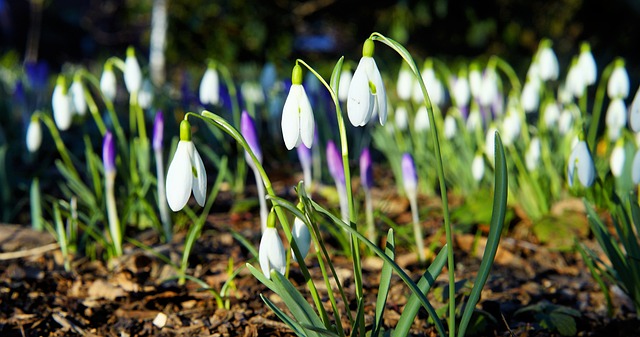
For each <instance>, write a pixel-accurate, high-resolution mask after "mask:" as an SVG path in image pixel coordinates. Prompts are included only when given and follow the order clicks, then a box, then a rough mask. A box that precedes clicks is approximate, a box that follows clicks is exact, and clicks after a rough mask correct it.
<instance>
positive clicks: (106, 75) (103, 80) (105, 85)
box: [100, 71, 116, 101]
mask: <svg viewBox="0 0 640 337" xmlns="http://www.w3.org/2000/svg"><path fill="white" fill-rule="evenodd" d="M100 90H101V91H102V93H103V94H104V95H105V96H106V97H107V98H108V99H109V100H111V101H113V99H114V98H116V75H115V73H114V72H113V71H104V72H102V76H101V77H100Z"/></svg>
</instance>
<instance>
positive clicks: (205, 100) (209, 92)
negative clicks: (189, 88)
mask: <svg viewBox="0 0 640 337" xmlns="http://www.w3.org/2000/svg"><path fill="white" fill-rule="evenodd" d="M199 97H200V103H202V104H213V105H216V104H219V103H220V77H219V76H218V69H217V67H216V63H215V62H214V61H209V63H208V65H207V70H206V71H205V72H204V75H202V80H201V81H200V90H199Z"/></svg>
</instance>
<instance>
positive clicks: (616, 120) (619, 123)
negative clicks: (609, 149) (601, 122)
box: [605, 98, 627, 142]
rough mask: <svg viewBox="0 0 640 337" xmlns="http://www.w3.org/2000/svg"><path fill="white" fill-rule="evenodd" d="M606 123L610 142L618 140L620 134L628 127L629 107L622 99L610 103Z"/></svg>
mask: <svg viewBox="0 0 640 337" xmlns="http://www.w3.org/2000/svg"><path fill="white" fill-rule="evenodd" d="M605 122H606V124H607V130H608V132H607V135H608V136H609V140H611V141H612V142H614V141H616V140H618V138H619V137H620V132H621V131H622V129H623V128H624V127H625V126H626V125H627V107H626V106H625V104H624V101H623V100H622V99H621V98H615V99H613V100H612V101H611V102H610V103H609V107H607V114H606V117H605Z"/></svg>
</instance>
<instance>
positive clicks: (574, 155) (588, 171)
mask: <svg viewBox="0 0 640 337" xmlns="http://www.w3.org/2000/svg"><path fill="white" fill-rule="evenodd" d="M567 166H568V167H567V180H568V182H569V186H570V187H573V180H574V179H575V173H576V171H577V173H578V180H579V181H580V183H581V184H582V186H584V187H590V186H591V185H593V182H594V181H595V180H596V167H595V165H594V163H593V159H592V158H591V152H590V151H589V147H588V146H587V142H585V141H584V140H580V141H578V143H577V144H576V145H575V146H574V147H573V150H571V155H570V156H569V163H568V165H567Z"/></svg>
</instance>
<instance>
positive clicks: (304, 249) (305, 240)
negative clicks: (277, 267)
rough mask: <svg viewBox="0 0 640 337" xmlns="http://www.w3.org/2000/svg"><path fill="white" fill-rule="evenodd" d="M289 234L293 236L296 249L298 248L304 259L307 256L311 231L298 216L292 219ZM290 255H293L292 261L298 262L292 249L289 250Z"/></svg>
mask: <svg viewBox="0 0 640 337" xmlns="http://www.w3.org/2000/svg"><path fill="white" fill-rule="evenodd" d="M291 236H293V237H294V238H295V240H296V244H297V245H298V250H300V254H301V255H302V258H303V259H304V258H305V257H306V256H307V253H309V248H310V247H311V233H310V232H309V228H307V225H305V223H304V221H302V220H300V218H298V217H296V218H295V219H294V220H293V229H292V233H291ZM291 256H292V257H293V261H296V262H299V261H298V258H297V257H296V254H294V253H293V249H292V250H291Z"/></svg>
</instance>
